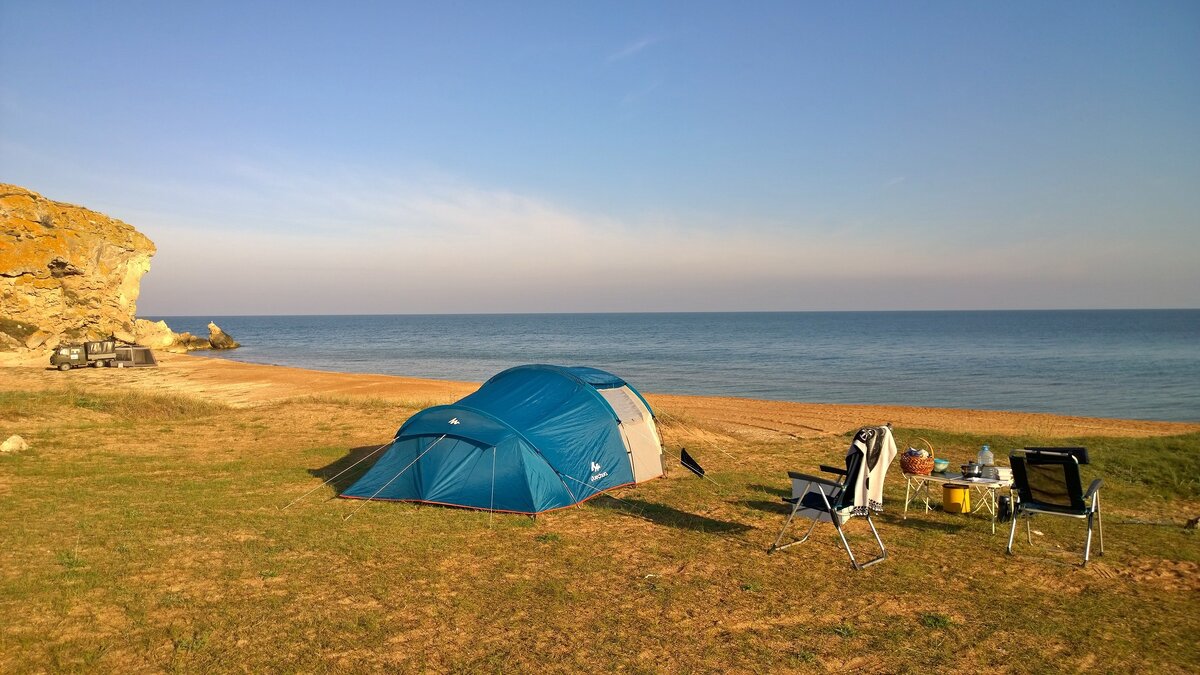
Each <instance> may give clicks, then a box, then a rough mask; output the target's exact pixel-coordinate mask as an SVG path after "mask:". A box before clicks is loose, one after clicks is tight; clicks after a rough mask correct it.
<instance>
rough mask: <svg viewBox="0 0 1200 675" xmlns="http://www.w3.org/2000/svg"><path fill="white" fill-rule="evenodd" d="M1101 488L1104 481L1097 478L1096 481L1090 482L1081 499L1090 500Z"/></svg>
mask: <svg viewBox="0 0 1200 675" xmlns="http://www.w3.org/2000/svg"><path fill="white" fill-rule="evenodd" d="M1103 486H1104V481H1103V480H1102V479H1100V478H1097V479H1096V480H1094V481H1092V484H1091V485H1089V486H1088V489H1087V492H1085V493H1083V498H1084V499H1091V497H1092V495H1094V494H1096V493H1097V492H1099V491H1100V488H1101V487H1103Z"/></svg>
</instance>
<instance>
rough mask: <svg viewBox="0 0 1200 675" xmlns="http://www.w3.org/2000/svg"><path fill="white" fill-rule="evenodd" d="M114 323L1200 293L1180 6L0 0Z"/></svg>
mask: <svg viewBox="0 0 1200 675" xmlns="http://www.w3.org/2000/svg"><path fill="white" fill-rule="evenodd" d="M0 35H2V36H3V38H2V39H0V72H2V73H3V77H2V78H0V181H4V182H12V183H17V184H19V185H23V186H25V187H28V188H30V189H33V190H35V191H38V192H41V193H43V194H45V195H46V196H48V197H51V198H54V199H59V200H62V201H68V202H73V203H78V204H83V205H85V206H88V207H91V208H95V209H97V210H100V211H103V212H105V213H108V214H109V215H112V216H115V217H118V218H121V219H123V220H125V221H127V222H129V223H131V224H133V225H134V226H136V227H138V229H140V230H142V231H143V232H145V233H146V234H147V235H148V236H150V237H151V238H152V239H153V240H154V241H155V242H156V243H157V244H158V247H159V253H158V255H157V256H156V258H155V260H154V263H153V268H152V270H151V272H150V274H149V275H147V276H146V277H145V279H144V280H143V294H142V300H141V303H140V310H141V312H142V313H143V314H214V315H215V314H233V313H358V312H508V311H669V310H773V309H778V310H787V309H922V308H1025V307H1028V308H1043V307H1046V308H1059V307H1197V306H1200V265H1197V260H1198V259H1200V253H1198V252H1200V3H1197V2H1194V1H1186V2H1154V1H1150V2H1119V3H1109V2H1030V3H1020V2H1017V3H975V2H969V3H964V2H929V3H925V2H921V3H916V2H912V3H893V2H885V3H865V2H852V3H803V2H785V3H712V4H707V3H697V2H682V3H664V4H655V5H651V4H649V3H630V4H627V5H622V4H618V3H611V2H597V3H592V5H591V6H590V7H589V6H584V5H583V3H562V2H548V3H544V4H541V3H504V2H484V3H449V2H447V3H427V2H426V3H410V4H404V3H393V2H379V3H369V2H342V3H332V2H331V3H315V2H300V3H296V2H280V3H263V2H244V3H243V2H237V3H222V2H203V3H174V2H168V3H163V2H111V3H97V2H86V3H75V2H28V1H24V0H0Z"/></svg>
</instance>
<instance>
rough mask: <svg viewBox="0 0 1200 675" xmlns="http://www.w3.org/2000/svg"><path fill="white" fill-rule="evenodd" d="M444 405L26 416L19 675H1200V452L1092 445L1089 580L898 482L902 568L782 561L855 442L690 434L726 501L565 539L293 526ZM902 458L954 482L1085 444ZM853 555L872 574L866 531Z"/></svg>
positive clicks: (7, 520)
mask: <svg viewBox="0 0 1200 675" xmlns="http://www.w3.org/2000/svg"><path fill="white" fill-rule="evenodd" d="M426 403H427V402H424V401H412V402H407V403H397V402H392V401H384V400H375V399H354V398H340V399H335V398H328V399H323V398H305V399H297V400H294V401H288V402H283V403H277V404H272V405H269V406H262V407H257V408H248V409H232V408H226V407H224V406H221V405H219V404H214V403H210V402H204V401H200V400H196V399H188V398H180V397H170V396H167V397H164V396H150V395H145V394H132V393H129V394H123V393H116V394H104V395H95V394H92V395H89V394H84V393H81V392H79V391H72V390H60V391H45V392H38V393H22V392H0V433H2V434H3V435H4V437H7V435H8V434H11V433H20V434H22V435H23V436H24V437H25V438H26V440H28V441H29V442H30V444H31V446H32V447H31V449H30V450H28V451H25V452H22V453H17V454H14V455H9V456H0V513H3V517H4V523H3V526H2V527H3V529H2V532H3V534H2V535H0V616H3V617H4V621H3V622H2V624H0V671H3V672H6V673H7V672H38V671H47V670H49V671H69V670H82V671H87V670H100V671H122V672H140V671H162V670H171V671H185V672H212V671H243V672H264V671H332V670H336V671H339V672H342V671H369V670H382V669H387V670H393V671H405V672H413V671H430V672H464V673H465V672H472V673H476V672H529V671H576V672H577V671H583V672H628V673H643V672H645V673H651V672H680V673H685V672H686V673H690V672H746V673H761V672H805V671H819V670H856V671H864V672H920V671H929V670H947V671H948V670H952V669H953V670H969V671H980V670H985V669H986V670H998V671H1004V672H1046V671H1076V670H1089V669H1099V670H1109V671H1122V672H1130V671H1146V672H1196V670H1197V668H1198V667H1200V649H1198V648H1197V644H1196V635H1197V634H1198V633H1200V619H1198V618H1197V616H1198V612H1197V607H1198V606H1200V605H1198V603H1197V600H1200V572H1198V569H1200V547H1198V546H1197V537H1196V532H1195V531H1194V530H1185V529H1184V528H1183V527H1182V525H1183V523H1184V521H1185V520H1186V519H1187V518H1188V517H1193V516H1195V515H1200V484H1198V482H1197V477H1200V450H1198V449H1197V447H1198V442H1200V434H1192V435H1188V436H1176V437H1167V438H1156V439H1107V438H1079V439H1070V442H1071V443H1078V444H1082V445H1086V446H1088V447H1089V448H1090V449H1091V451H1092V454H1093V459H1094V462H1093V464H1092V465H1091V466H1089V467H1085V472H1086V473H1085V478H1089V479H1090V478H1091V477H1092V476H1097V475H1098V476H1102V477H1103V478H1104V479H1105V481H1106V487H1105V489H1104V491H1103V493H1102V495H1103V504H1104V509H1105V525H1106V528H1105V534H1106V537H1105V544H1106V550H1107V553H1106V555H1105V556H1104V557H1103V558H1099V559H1097V560H1096V561H1095V562H1094V563H1093V564H1091V565H1089V566H1088V567H1087V568H1086V569H1081V568H1080V567H1079V565H1078V563H1079V561H1080V559H1081V552H1082V544H1083V533H1084V530H1083V526H1082V525H1081V524H1080V523H1079V522H1077V521H1072V520H1069V519H1046V518H1042V519H1039V520H1037V521H1035V523H1034V527H1035V529H1036V530H1038V531H1039V532H1040V533H1041V534H1040V535H1037V536H1035V537H1034V546H1032V547H1030V546H1028V545H1026V544H1024V542H1023V540H1022V539H1018V541H1019V542H1021V543H1020V544H1019V545H1018V548H1017V550H1016V555H1014V556H1012V557H1009V556H1006V555H1005V553H1004V547H1005V543H1006V535H1007V526H1005V527H1004V528H1002V529H1001V531H1000V532H998V533H997V534H995V535H992V534H991V533H990V529H989V527H988V524H987V522H986V521H985V520H983V519H981V518H979V517H965V516H956V515H949V514H943V513H940V512H933V513H929V514H923V513H919V514H916V515H915V516H913V517H910V518H909V519H908V520H901V518H900V511H901V509H902V507H903V494H904V481H903V479H902V478H900V473H899V466H898V463H897V465H894V466H893V467H892V471H891V473H890V476H889V482H888V489H887V499H888V502H887V504H886V509H887V510H886V512H885V513H884V514H882V515H881V516H879V517H878V518H877V523H878V527H879V531H880V533H881V535H882V537H883V538H884V541H885V542H886V543H887V545H888V548H889V552H890V554H891V558H890V559H889V560H888V561H887V562H884V563H882V564H880V565H877V566H874V567H872V568H869V569H868V570H865V571H861V572H855V571H852V570H850V568H849V565H848V562H847V559H846V557H845V555H844V552H843V551H842V550H841V549H840V546H839V544H838V542H837V539H836V534H835V533H834V530H833V528H832V527H830V526H828V525H823V526H820V527H819V528H818V530H817V533H816V534H815V535H814V538H813V540H812V541H810V542H808V543H806V544H803V545H801V546H797V547H793V548H791V549H788V550H787V551H784V552H780V553H777V554H774V555H767V554H766V549H767V546H768V545H769V544H770V543H771V541H772V540H773V539H774V537H775V534H776V532H777V530H778V528H779V526H780V525H781V524H782V522H783V518H784V513H785V511H784V508H783V504H782V503H781V502H780V500H779V497H780V496H781V495H784V494H785V493H786V490H787V487H788V486H787V482H786V479H785V474H784V472H785V471H786V470H787V469H798V470H813V469H815V468H816V466H817V464H819V463H834V464H836V463H840V462H841V458H842V456H843V455H844V453H845V448H846V445H847V443H848V440H849V439H848V437H830V438H825V439H822V440H816V441H793V442H789V443H782V442H752V441H746V440H738V439H735V438H731V437H728V436H724V435H722V433H721V432H720V431H719V430H716V429H712V428H708V427H707V426H706V425H705V423H704V420H697V419H686V418H681V417H680V416H677V415H674V414H672V411H669V410H664V411H660V412H661V415H660V417H661V419H662V420H663V432H664V440H665V442H666V443H667V446H668V450H669V451H670V452H671V453H677V452H678V448H679V447H680V446H681V445H686V446H687V447H688V449H689V452H691V453H692V454H694V455H695V456H696V457H697V458H698V459H699V460H700V461H701V462H702V463H703V464H705V466H706V467H707V468H708V469H709V471H710V476H711V477H712V478H714V479H715V480H716V481H717V482H718V483H719V485H715V484H713V483H711V482H708V481H702V480H699V479H697V478H696V477H694V476H691V475H690V474H687V473H686V472H685V471H684V470H682V469H681V468H680V467H679V466H678V464H677V463H676V464H674V465H673V466H671V467H670V468H669V469H668V476H667V478H666V479H664V480H658V481H654V482H651V483H648V484H646V485H643V486H641V487H638V488H636V489H626V490H621V491H618V492H617V493H614V495H613V496H612V497H609V496H603V497H599V498H597V499H595V500H592V501H590V502H588V503H587V504H585V505H583V506H582V507H580V508H573V509H568V510H565V511H561V512H556V513H552V514H547V515H543V516H540V517H538V518H537V519H532V518H528V517H522V516H512V515H494V516H489V515H488V514H485V513H476V512H469V511H462V510H455V509H447V508H436V507H418V506H414V505H407V504H396V503H368V504H366V505H365V506H364V505H363V503H362V502H355V501H349V500H340V499H331V497H333V496H334V495H335V494H336V493H335V491H334V490H335V486H329V487H325V488H321V489H320V490H318V491H317V492H315V493H314V494H313V495H311V496H310V497H308V498H307V499H306V500H304V501H302V502H300V503H299V504H297V505H295V506H293V507H291V508H288V509H286V510H284V509H281V507H282V506H284V505H285V504H287V503H288V502H290V501H292V500H293V499H294V498H296V497H298V496H299V495H301V494H303V493H304V492H306V491H307V490H310V489H311V488H313V487H316V486H317V485H319V484H320V482H321V480H322V476H328V475H331V474H332V473H333V472H334V471H336V470H337V469H338V468H339V467H342V466H345V465H346V464H347V462H348V460H347V459H346V458H347V457H348V456H350V457H358V456H361V454H362V453H363V452H365V451H367V450H370V449H373V448H375V447H377V446H378V445H379V444H381V443H383V442H385V441H386V440H387V439H388V438H389V437H390V436H391V434H392V433H393V432H394V430H395V429H396V428H397V427H398V426H399V425H400V423H401V422H402V421H403V420H404V419H405V418H406V417H407V416H408V415H410V414H412V413H413V412H415V411H416V409H417V408H418V407H420V406H422V405H425V404H426ZM874 421H875V420H864V423H866V422H874ZM896 435H897V439H898V441H900V442H901V443H902V444H903V443H905V442H906V441H908V440H909V439H910V438H912V437H913V436H917V435H920V436H923V437H925V438H928V439H929V440H931V441H932V442H933V444H934V445H935V446H936V447H937V448H938V449H939V451H940V453H941V454H942V455H944V456H947V457H949V458H950V459H952V460H955V461H960V460H961V461H965V460H966V459H968V458H970V457H972V456H973V455H974V452H975V451H976V450H977V449H978V446H979V445H981V444H982V443H985V442H987V443H990V444H991V445H992V447H993V448H996V449H1003V450H1007V449H1008V448H1012V447H1019V446H1022V445H1026V444H1054V445H1062V444H1065V443H1064V442H1063V440H1062V439H1055V440H1054V441H1045V440H1044V439H1037V438H1017V437H1011V438H999V437H994V436H993V437H988V438H981V437H974V436H970V435H948V434H944V433H938V432H936V431H931V430H915V429H898V430H897V432H896ZM998 454H1000V453H998ZM353 473H357V470H356V471H355V472H353ZM352 477H353V476H346V477H345V478H347V479H350V478H352ZM338 483H339V484H344V481H341V480H339V481H338ZM359 507H363V508H361V510H358V511H356V512H355V515H354V516H353V517H352V518H351V519H350V520H347V521H344V520H343V517H344V516H346V515H347V514H349V513H351V512H352V511H354V510H355V509H358V508H359ZM849 530H850V533H851V534H852V539H851V543H852V545H854V546H855V548H856V550H860V551H864V554H865V552H866V551H868V550H869V547H870V544H871V543H872V542H870V540H869V537H870V535H869V532H868V531H867V530H866V528H865V525H864V524H863V523H861V522H859V521H858V520H855V521H852V523H851V525H850V528H849Z"/></svg>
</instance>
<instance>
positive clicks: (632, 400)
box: [599, 386, 663, 483]
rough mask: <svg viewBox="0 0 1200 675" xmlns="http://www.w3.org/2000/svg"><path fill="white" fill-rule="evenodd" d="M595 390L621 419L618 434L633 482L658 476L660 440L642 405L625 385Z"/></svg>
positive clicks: (660, 458)
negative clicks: (631, 466)
mask: <svg viewBox="0 0 1200 675" xmlns="http://www.w3.org/2000/svg"><path fill="white" fill-rule="evenodd" d="M599 392H600V395H601V396H603V397H604V400H605V401H607V402H608V405H609V407H611V408H612V409H613V412H615V413H616V414H617V418H618V419H620V420H621V434H622V437H623V439H624V441H625V446H626V448H627V449H628V450H629V456H630V460H631V461H632V462H633V482H635V483H641V482H643V481H647V480H650V479H651V478H658V477H659V476H661V475H662V474H663V469H662V440H661V439H660V438H659V435H658V427H657V426H655V424H654V416H653V415H651V414H650V410H649V409H648V408H646V404H645V403H642V399H641V398H639V397H638V395H637V394H635V393H633V391H632V390H631V389H630V388H629V387H628V386H624V387H614V388H612V389H600V390H599Z"/></svg>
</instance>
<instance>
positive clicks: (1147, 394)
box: [148, 309, 1200, 421]
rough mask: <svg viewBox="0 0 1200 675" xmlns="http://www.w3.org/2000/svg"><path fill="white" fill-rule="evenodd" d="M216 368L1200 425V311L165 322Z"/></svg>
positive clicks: (444, 316)
mask: <svg viewBox="0 0 1200 675" xmlns="http://www.w3.org/2000/svg"><path fill="white" fill-rule="evenodd" d="M148 318H153V319H155V320H157V319H165V320H166V321H167V323H168V324H170V326H171V328H172V329H174V330H176V331H190V332H192V333H195V334H198V335H207V334H208V330H207V324H208V322H209V321H215V322H216V323H217V324H218V325H220V326H221V327H222V328H223V329H224V330H225V331H226V332H228V333H229V334H230V335H233V336H234V338H236V339H237V340H238V341H240V342H241V343H242V344H243V345H244V346H243V347H241V348H240V349H236V350H232V351H214V352H209V353H207V355H209V356H213V357H216V358H222V359H230V360H233V361H245V362H251V363H268V364H276V365H282V366H295V367H300V368H312V369H317V370H331V371H340V372H351V373H383V374H389V375H406V376H412V377H422V378H433V379H445V380H465V381H475V382H482V381H484V380H486V379H487V378H489V377H491V376H492V375H494V374H495V373H498V372H500V371H501V370H504V369H506V368H509V367H512V366H516V365H520V364H525V363H551V364H559V365H588V366H594V367H597V368H601V369H604V370H608V371H610V372H613V373H616V374H617V375H619V376H620V377H622V378H623V379H625V380H626V381H628V382H629V383H631V384H633V385H634V386H635V387H637V388H638V389H640V390H642V391H644V392H652V393H673V394H700V395H711V396H740V397H749V398H759V399H774V400H784V401H810V402H829V403H869V404H896V405H912V406H936V407H949V408H979V409H987V410H1016V411H1029V412H1047V413H1058V414H1068V415H1086V416H1095V417H1117V418H1128V419H1146V420H1176V421H1197V420H1200V310H1191V309H1189V310H1095V311H1093V310H1070V311H1057V310H1055V311H1049V310H1047V311H919V312H918V311H913V312H761V313H760V312H745V313H743V312H735V313H636V314H461V315H453V314H439V315H367V316H159V317H148Z"/></svg>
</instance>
